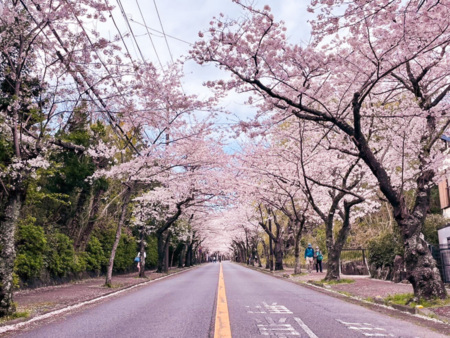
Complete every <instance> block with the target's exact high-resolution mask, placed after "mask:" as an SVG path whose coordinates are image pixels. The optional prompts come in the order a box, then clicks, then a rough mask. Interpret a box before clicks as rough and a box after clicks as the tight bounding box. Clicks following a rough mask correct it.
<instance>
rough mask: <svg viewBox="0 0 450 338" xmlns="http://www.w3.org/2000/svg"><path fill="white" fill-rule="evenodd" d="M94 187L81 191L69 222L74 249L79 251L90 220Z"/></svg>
mask: <svg viewBox="0 0 450 338" xmlns="http://www.w3.org/2000/svg"><path fill="white" fill-rule="evenodd" d="M92 191H93V188H92V186H89V187H88V188H86V189H85V188H83V189H81V191H80V193H79V194H78V200H77V205H76V207H75V211H74V215H73V217H72V218H70V219H69V221H68V222H67V227H68V232H69V234H70V237H71V238H73V247H74V249H77V248H78V246H79V242H80V238H81V236H82V233H83V231H84V228H85V226H86V224H87V223H88V219H89V212H90V208H91V204H92Z"/></svg>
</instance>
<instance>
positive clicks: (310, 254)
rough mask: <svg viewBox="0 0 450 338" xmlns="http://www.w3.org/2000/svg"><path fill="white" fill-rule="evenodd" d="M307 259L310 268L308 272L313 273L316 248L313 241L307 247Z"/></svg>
mask: <svg viewBox="0 0 450 338" xmlns="http://www.w3.org/2000/svg"><path fill="white" fill-rule="evenodd" d="M305 260H306V265H307V269H308V273H311V271H312V266H313V262H314V249H313V248H312V245H311V243H308V247H307V248H306V249H305Z"/></svg>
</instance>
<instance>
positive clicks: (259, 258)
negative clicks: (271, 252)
mask: <svg viewBox="0 0 450 338" xmlns="http://www.w3.org/2000/svg"><path fill="white" fill-rule="evenodd" d="M256 257H257V258H258V268H262V264H261V257H260V256H259V251H258V242H256Z"/></svg>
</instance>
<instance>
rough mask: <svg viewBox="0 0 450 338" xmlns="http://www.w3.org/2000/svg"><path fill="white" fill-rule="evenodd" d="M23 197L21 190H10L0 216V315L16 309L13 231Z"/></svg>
mask: <svg viewBox="0 0 450 338" xmlns="http://www.w3.org/2000/svg"><path fill="white" fill-rule="evenodd" d="M23 198H24V193H23V192H21V191H14V190H11V191H10V192H9V196H8V200H7V202H6V206H5V210H4V214H3V215H2V216H1V218H0V253H1V255H0V317H4V316H7V315H10V314H12V313H13V312H14V311H15V310H16V307H15V304H14V302H13V271H14V260H15V259H16V250H15V231H16V226H17V221H18V219H19V215H20V210H21V209H22V204H23Z"/></svg>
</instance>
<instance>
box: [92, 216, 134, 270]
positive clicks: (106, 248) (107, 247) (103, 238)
mask: <svg viewBox="0 0 450 338" xmlns="http://www.w3.org/2000/svg"><path fill="white" fill-rule="evenodd" d="M115 226H116V225H115V224H111V227H110V228H108V229H105V230H102V231H101V232H100V231H98V232H96V237H97V238H98V240H99V241H100V243H101V246H102V249H103V252H105V254H106V257H107V261H108V260H109V255H110V253H111V249H112V246H113V243H114V238H115V234H116V229H115ZM137 252H138V246H137V242H136V238H135V237H133V236H131V235H129V234H126V233H123V232H122V236H121V237H120V241H119V246H118V247H117V251H116V256H115V259H114V269H113V271H114V272H125V271H129V270H130V269H132V267H133V266H134V257H136V253H137ZM106 264H107V263H106ZM106 264H105V267H106Z"/></svg>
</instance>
